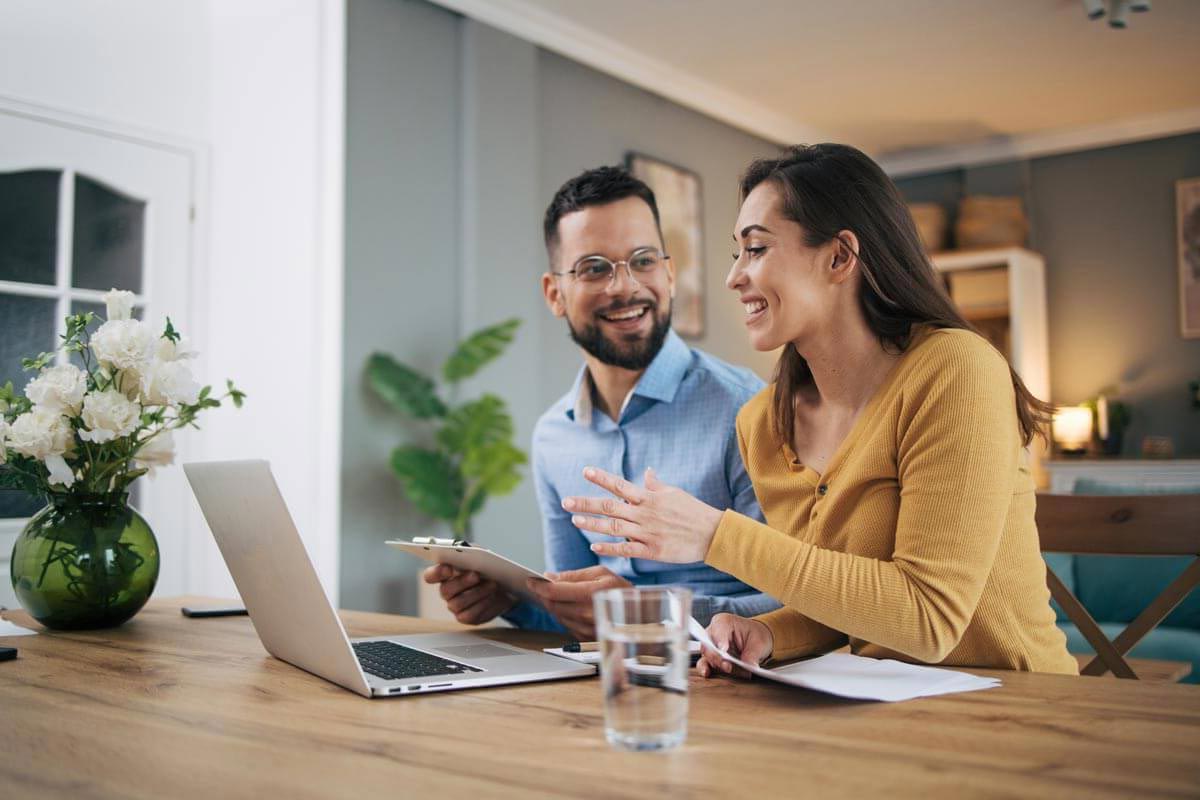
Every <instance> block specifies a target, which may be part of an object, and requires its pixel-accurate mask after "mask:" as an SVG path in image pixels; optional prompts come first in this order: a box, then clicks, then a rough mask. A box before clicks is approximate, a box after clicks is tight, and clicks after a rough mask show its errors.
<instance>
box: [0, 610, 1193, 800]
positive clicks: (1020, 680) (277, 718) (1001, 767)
mask: <svg viewBox="0 0 1200 800" xmlns="http://www.w3.org/2000/svg"><path fill="white" fill-rule="evenodd" d="M205 603H209V604H215V603H216V601H213V600H211V599H205V598H167V599H158V600H154V601H152V602H151V603H150V605H149V606H147V608H146V609H145V610H144V611H143V612H142V613H141V614H140V615H139V616H138V617H137V618H135V619H134V620H133V621H132V622H130V623H127V624H126V625H124V626H122V627H120V628H117V629H114V630H108V631H100V632H88V633H44V634H42V635H39V636H27V637H17V638H12V639H5V638H4V637H0V644H9V645H12V646H16V647H18V648H20V657H19V658H18V659H17V660H15V661H11V662H7V663H2V664H0V719H3V722H4V726H3V732H2V733H0V798H23V797H34V796H36V797H39V798H60V797H61V798H68V797H69V798H93V797H114V798H115V797H121V798H127V797H138V798H140V797H146V798H151V797H153V798H160V797H178V798H191V797H196V798H206V800H207V799H208V798H240V797H263V798H265V797H286V798H309V797H312V798H317V797H350V798H369V797H382V796H387V797H447V798H458V797H471V798H476V797H479V798H488V797H515V796H520V797H564V796H565V797H588V798H593V797H594V798H605V797H654V798H665V797H672V798H674V797H713V798H718V797H719V798H723V799H724V798H744V797H751V798H753V797H764V798H767V797H772V798H773V797H781V796H811V797H856V798H857V797H864V796H876V795H885V796H889V797H897V796H913V797H917V796H919V797H964V796H980V795H986V796H993V797H994V796H1010V797H1055V798H1061V797H1074V796H1088V797H1159V796H1161V797H1196V796H1197V795H1200V687H1197V686H1188V685H1177V684H1169V683H1148V682H1144V681H1122V680H1113V679H1105V678H1089V677H1070V676H1062V675H1041V674H1030V673H1012V672H997V671H989V670H978V671H977V672H979V674H996V675H999V676H1000V677H1001V679H1002V680H1003V686H1001V687H999V688H996V689H990V690H987V691H982V692H972V693H968V694H960V695H950V696H945V697H936V698H925V699H919V700H913V701H909V702H905V703H895V704H887V703H867V702H855V701H847V700H839V699H836V698H832V697H827V696H823V695H819V694H815V693H811V692H806V691H802V690H797V689H792V688H788V687H785V686H781V685H773V684H770V683H768V682H763V681H757V680H756V681H753V682H742V681H733V680H724V679H721V680H712V681H705V680H703V679H700V678H699V677H697V676H695V675H694V674H693V677H692V680H691V697H690V702H691V710H690V718H689V734H688V741H687V743H686V744H685V745H684V746H683V747H681V748H679V749H677V750H674V751H670V752H665V753H626V752H620V751H616V750H613V749H611V748H609V747H608V745H607V744H606V743H605V741H604V734H603V714H602V708H601V702H600V687H599V683H598V681H597V680H596V679H576V680H569V681H560V682H554V683H540V684H527V685H522V686H510V687H499V688H491V689H481V690H473V691H459V692H447V693H441V694H429V695H416V696H411V697H403V698H389V699H381V700H367V699H364V698H361V697H358V696H357V695H354V694H352V693H350V692H348V691H345V690H344V689H341V688H339V687H337V686H335V685H333V684H330V683H327V682H325V681H323V680H321V679H319V678H316V677H314V676H311V675H308V674H306V673H304V672H301V671H299V670H297V669H295V668H293V667H290V666H288V665H287V664H284V663H282V662H280V661H277V660H275V659H273V658H271V657H270V656H268V655H267V654H266V652H265V651H264V650H263V649H262V646H261V645H260V644H259V641H258V639H257V637H256V636H255V634H254V630H253V627H252V625H251V623H250V621H249V620H248V619H247V618H245V617H229V618H216V619H187V618H184V617H182V616H181V615H180V613H179V607H180V606H181V605H185V604H192V605H203V604H205ZM7 616H8V617H9V618H10V619H12V620H13V621H15V622H18V623H20V624H29V620H28V618H27V617H25V616H24V615H23V614H22V613H21V612H9V613H8V615H7ZM343 619H344V620H345V621H346V624H347V628H348V629H349V632H350V634H351V635H352V636H370V635H379V634H391V633H416V632H426V631H436V630H453V629H456V628H457V627H458V626H456V625H454V624H452V623H449V624H448V623H443V622H431V621H425V620H419V619H414V618H409V617H399V616H390V615H382V614H366V613H359V612H346V613H344V614H343ZM482 633H483V634H484V635H486V636H488V637H491V638H498V639H503V640H505V641H510V642H512V643H514V644H518V645H522V646H529V647H540V646H549V645H552V644H558V643H561V641H562V640H561V639H556V638H555V637H552V636H546V635H541V634H530V633H522V632H517V631H505V630H497V629H490V630H486V631H483V632H482Z"/></svg>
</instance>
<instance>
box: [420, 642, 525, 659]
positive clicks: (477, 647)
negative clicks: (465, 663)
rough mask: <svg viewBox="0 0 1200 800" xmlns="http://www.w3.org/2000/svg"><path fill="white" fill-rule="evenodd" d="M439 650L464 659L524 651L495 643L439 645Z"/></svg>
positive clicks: (511, 654) (519, 653)
mask: <svg viewBox="0 0 1200 800" xmlns="http://www.w3.org/2000/svg"><path fill="white" fill-rule="evenodd" d="M437 649H438V652H441V653H445V654H446V655H449V656H454V657H455V658H462V659H467V660H471V659H482V658H499V657H500V656H520V655H524V653H522V652H520V651H513V650H510V649H509V648H507V647H498V646H496V645H494V644H458V645H454V646H453V647H438V648H437Z"/></svg>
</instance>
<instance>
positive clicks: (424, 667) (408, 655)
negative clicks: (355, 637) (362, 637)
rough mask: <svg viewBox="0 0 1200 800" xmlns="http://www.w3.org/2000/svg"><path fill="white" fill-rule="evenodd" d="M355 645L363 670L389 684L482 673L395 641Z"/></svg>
mask: <svg viewBox="0 0 1200 800" xmlns="http://www.w3.org/2000/svg"><path fill="white" fill-rule="evenodd" d="M353 646H354V655H356V656H358V663H359V664H361V665H362V668H363V671H364V672H368V673H370V674H371V675H374V676H376V677H377V678H383V679H384V680H387V681H394V680H397V679H400V678H424V677H428V676H430V675H454V674H464V673H467V672H483V670H481V669H478V668H476V667H469V666H467V665H466V664H460V663H458V662H457V661H450V660H449V659H446V658H441V657H439V656H435V655H431V654H429V653H426V652H423V651H421V650H414V649H413V648H411V647H405V646H403V645H399V644H396V643H395V642H354V643H353Z"/></svg>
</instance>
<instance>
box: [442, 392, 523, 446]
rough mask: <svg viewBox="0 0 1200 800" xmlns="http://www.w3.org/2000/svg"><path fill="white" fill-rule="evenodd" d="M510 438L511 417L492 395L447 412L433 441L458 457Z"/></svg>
mask: <svg viewBox="0 0 1200 800" xmlns="http://www.w3.org/2000/svg"><path fill="white" fill-rule="evenodd" d="M512 435H513V422H512V417H510V416H509V415H508V409H507V408H506V407H505V405H504V401H503V400H501V399H500V398H499V397H497V396H496V395H494V394H485V395H484V396H483V397H481V398H479V399H478V400H475V401H473V402H470V403H464V404H463V405H461V406H459V407H458V408H455V409H453V410H451V411H450V413H448V414H447V415H446V421H445V422H444V423H443V424H442V428H441V430H439V431H438V433H437V440H438V443H440V444H441V445H442V447H444V448H446V449H447V450H449V451H450V452H451V453H456V454H462V453H465V452H467V451H468V450H471V449H474V448H478V447H482V446H484V445H486V444H491V443H492V442H498V441H504V440H508V439H511V438H512Z"/></svg>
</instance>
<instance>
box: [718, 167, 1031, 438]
mask: <svg viewBox="0 0 1200 800" xmlns="http://www.w3.org/2000/svg"><path fill="white" fill-rule="evenodd" d="M764 181H770V182H771V183H772V184H773V185H774V186H775V187H776V188H777V189H778V190H779V193H780V196H781V197H782V199H783V213H784V215H785V216H787V217H788V218H789V219H791V220H792V221H793V222H796V223H798V224H799V225H800V227H801V228H802V229H803V231H804V241H805V244H806V245H808V246H809V247H817V246H819V245H822V244H825V243H826V242H829V241H830V240H832V239H833V238H834V237H835V236H837V234H838V233H839V232H840V231H844V230H849V231H853V232H854V234H855V235H856V236H857V237H858V242H859V251H858V253H857V256H858V265H859V269H860V270H861V272H862V276H863V280H862V283H861V284H860V286H861V290H860V292H859V303H860V305H861V306H862V310H863V314H864V315H865V316H866V319H867V325H868V326H870V328H871V331H872V332H873V333H874V334H875V335H876V336H877V337H878V338H879V342H880V344H881V345H882V346H883V347H884V348H890V349H892V350H894V351H896V352H904V351H905V350H907V349H908V346H909V344H911V342H912V337H913V326H914V325H929V326H932V327H934V328H958V329H962V330H969V331H974V330H975V329H974V327H972V325H971V324H970V323H969V322H967V321H966V320H965V319H963V316H962V314H960V313H959V312H958V309H957V308H955V307H954V303H953V301H951V299H950V297H949V295H947V293H946V290H945V288H944V287H943V285H942V282H941V280H940V279H939V278H938V275H937V273H936V272H935V271H934V268H933V264H932V263H931V262H930V260H929V257H928V256H927V255H926V254H925V249H924V248H923V247H922V246H921V239H920V236H919V235H918V234H917V228H916V225H914V224H913V220H912V215H911V214H909V212H908V207H907V206H905V205H904V200H903V198H902V197H901V196H900V191H899V190H898V189H897V188H896V185H895V184H894V183H892V181H891V179H890V178H888V176H887V175H886V174H885V173H884V172H883V170H882V169H880V167H879V165H878V164H876V163H875V162H874V161H872V160H871V159H870V158H869V157H868V156H867V155H866V154H865V153H863V152H861V151H859V150H856V149H855V148H853V147H850V146H848V145H843V144H814V145H799V146H796V147H792V148H789V149H788V150H787V151H786V152H785V153H784V154H783V155H782V156H780V157H779V158H769V159H762V160H759V161H755V162H754V163H753V164H751V165H750V166H749V167H748V168H747V169H746V171H745V173H744V174H743V175H742V179H741V198H742V201H745V199H746V196H747V195H749V194H750V192H752V191H753V190H754V188H755V187H756V186H758V185H759V184H760V183H763V182H764ZM1008 369H1009V374H1010V375H1011V376H1012V384H1013V390H1014V392H1015V393H1016V400H1017V420H1018V421H1019V422H1020V425H1021V438H1022V441H1023V442H1024V443H1025V444H1026V445H1028V444H1029V443H1030V442H1032V441H1033V437H1034V436H1041V437H1042V438H1043V439H1045V438H1046V428H1047V426H1048V424H1049V422H1050V418H1051V416H1052V415H1053V413H1054V406H1053V405H1052V404H1050V403H1047V402H1045V401H1043V400H1039V399H1038V398H1037V397H1034V395H1033V393H1032V392H1030V391H1029V389H1027V388H1026V387H1025V383H1024V382H1023V381H1022V380H1021V378H1020V376H1018V375H1017V373H1016V372H1015V371H1014V370H1013V368H1012V365H1011V364H1010V365H1009V368H1008ZM811 383H812V371H811V370H810V369H809V366H808V363H807V362H806V361H805V360H804V358H803V357H801V355H800V354H799V353H798V352H796V348H795V347H794V346H793V345H791V344H788V345H786V346H784V348H783V354H782V355H781V356H780V357H779V363H778V364H777V365H776V368H775V405H774V412H775V414H774V427H775V433H776V435H777V436H779V438H780V441H781V443H787V444H790V443H791V441H792V435H793V429H794V426H795V422H796V408H795V404H794V402H795V396H796V392H797V391H798V390H799V389H801V388H802V387H804V386H805V385H810V384H811Z"/></svg>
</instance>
